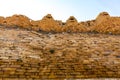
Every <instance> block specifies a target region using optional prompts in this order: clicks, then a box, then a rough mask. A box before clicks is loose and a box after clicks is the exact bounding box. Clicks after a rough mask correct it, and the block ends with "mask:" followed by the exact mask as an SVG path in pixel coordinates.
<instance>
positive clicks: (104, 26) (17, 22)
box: [0, 12, 120, 34]
mask: <svg viewBox="0 0 120 80" xmlns="http://www.w3.org/2000/svg"><path fill="white" fill-rule="evenodd" d="M0 24H1V25H5V26H6V27H20V28H25V29H31V30H35V31H46V32H97V33H107V34H120V17H111V16H110V15H109V14H108V13H107V12H102V13H100V14H99V15H98V16H97V17H96V19H94V20H89V21H85V22H78V21H77V19H76V18H75V17H74V16H70V17H69V18H68V20H66V22H62V21H60V20H54V18H53V17H52V15H51V14H47V15H46V16H44V17H43V18H42V20H38V21H34V20H31V19H29V18H28V17H27V16H24V15H13V16H10V17H6V18H4V17H0Z"/></svg>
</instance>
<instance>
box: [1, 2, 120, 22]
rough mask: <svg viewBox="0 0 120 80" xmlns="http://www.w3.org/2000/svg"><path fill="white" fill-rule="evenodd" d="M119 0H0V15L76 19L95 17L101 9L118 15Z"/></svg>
mask: <svg viewBox="0 0 120 80" xmlns="http://www.w3.org/2000/svg"><path fill="white" fill-rule="evenodd" d="M119 5H120V0H0V16H5V17H6V16H11V15H13V14H23V15H26V16H28V17H29V18H31V19H33V20H40V19H41V18H42V17H43V16H45V15H46V14H48V13H50V14H52V16H53V17H54V19H57V20H63V21H65V20H67V19H68V18H69V16H75V17H76V18H77V20H78V21H85V20H91V19H95V18H96V16H97V15H98V14H99V13H100V12H103V11H106V12H108V13H109V14H110V15H112V16H120V8H119Z"/></svg>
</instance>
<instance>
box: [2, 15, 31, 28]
mask: <svg viewBox="0 0 120 80" xmlns="http://www.w3.org/2000/svg"><path fill="white" fill-rule="evenodd" d="M4 25H5V26H7V27H21V28H26V29H28V28H30V26H31V23H30V19H29V18H28V17H26V16H24V15H13V16H10V17H7V18H5V20H4Z"/></svg>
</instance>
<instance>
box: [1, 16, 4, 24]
mask: <svg viewBox="0 0 120 80" xmlns="http://www.w3.org/2000/svg"><path fill="white" fill-rule="evenodd" d="M4 19H5V18H4V17H2V16H0V25H3V23H4Z"/></svg>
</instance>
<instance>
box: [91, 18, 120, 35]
mask: <svg viewBox="0 0 120 80" xmlns="http://www.w3.org/2000/svg"><path fill="white" fill-rule="evenodd" d="M93 29H94V30H95V31H97V32H99V33H107V34H120V18H119V17H110V18H108V19H106V20H104V21H102V22H101V23H100V24H97V25H96V26H94V27H93Z"/></svg>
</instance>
